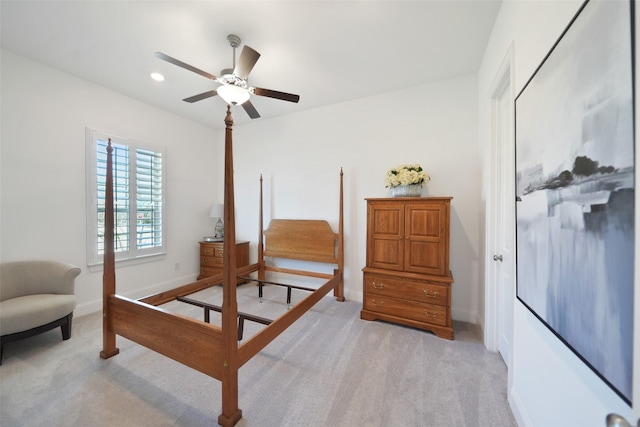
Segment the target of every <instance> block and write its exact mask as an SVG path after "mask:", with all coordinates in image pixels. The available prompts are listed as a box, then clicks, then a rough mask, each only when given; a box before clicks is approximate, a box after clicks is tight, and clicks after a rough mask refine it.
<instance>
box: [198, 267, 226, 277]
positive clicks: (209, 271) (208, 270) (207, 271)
mask: <svg viewBox="0 0 640 427" xmlns="http://www.w3.org/2000/svg"><path fill="white" fill-rule="evenodd" d="M216 274H222V268H213V267H200V277H209V276H215V275H216Z"/></svg>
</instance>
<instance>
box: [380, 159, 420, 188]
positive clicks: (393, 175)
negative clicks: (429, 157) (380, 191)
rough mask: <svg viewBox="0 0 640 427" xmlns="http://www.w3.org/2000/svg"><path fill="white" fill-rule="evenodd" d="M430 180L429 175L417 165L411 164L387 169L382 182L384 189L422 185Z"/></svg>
mask: <svg viewBox="0 0 640 427" xmlns="http://www.w3.org/2000/svg"><path fill="white" fill-rule="evenodd" d="M430 180H431V177H430V176H429V174H428V173H426V172H425V171H424V170H423V169H422V167H421V166H420V165H419V164H413V165H400V166H398V167H396V168H393V169H389V171H388V172H387V176H386V177H385V179H384V182H385V184H386V187H388V188H393V187H397V186H399V185H411V184H424V183H426V182H429V181H430Z"/></svg>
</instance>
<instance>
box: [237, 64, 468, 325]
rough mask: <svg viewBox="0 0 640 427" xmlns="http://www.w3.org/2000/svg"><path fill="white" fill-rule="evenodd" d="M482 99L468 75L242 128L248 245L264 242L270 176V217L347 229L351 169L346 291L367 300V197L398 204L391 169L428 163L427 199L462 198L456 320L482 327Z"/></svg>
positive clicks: (454, 265)
mask: <svg viewBox="0 0 640 427" xmlns="http://www.w3.org/2000/svg"><path fill="white" fill-rule="evenodd" d="M302 96H304V94H302ZM476 96H477V95H476V79H475V77H474V76H466V77H460V78H455V79H450V80H446V81H441V82H437V83H433V84H426V85H423V86H418V87H413V88H410V89H407V90H403V91H396V92H392V93H387V94H382V95H379V96H375V97H368V98H363V99H360V100H356V101H351V102H346V103H342V104H336V105H332V106H329V107H325V108H320V109H315V110H311V111H304V112H300V113H297V114H292V115H288V116H286V117H282V118H277V119H271V120H259V121H254V122H251V123H249V124H245V125H242V126H239V127H238V128H236V129H235V130H234V156H235V159H236V162H235V180H236V191H237V192H239V193H241V194H242V195H243V196H245V195H246V196H247V197H246V198H239V200H238V198H237V200H236V207H237V215H238V224H239V230H242V231H239V233H244V232H245V230H246V231H248V234H242V235H239V237H240V238H243V239H249V240H251V241H252V242H253V243H255V241H256V237H255V230H257V225H256V224H257V206H258V188H259V184H258V180H259V176H260V174H261V173H262V174H264V180H265V193H266V194H267V196H266V198H267V200H266V207H265V210H266V213H267V214H271V215H274V216H277V217H279V218H299V217H305V218H313V219H325V218H326V219H329V220H330V223H331V225H332V226H334V227H335V229H336V230H337V223H338V183H339V172H340V168H344V184H345V224H344V227H345V252H346V255H345V264H346V266H345V293H346V297H347V298H348V299H352V300H358V301H361V300H362V272H361V269H362V268H363V267H364V265H365V259H366V202H365V200H364V199H365V198H371V197H390V193H389V190H388V189H386V188H385V184H384V176H385V174H386V171H387V170H388V169H390V168H392V167H394V166H397V165H398V164H401V163H414V162H415V163H420V164H421V165H422V166H423V168H425V169H426V170H427V171H428V172H429V173H430V174H431V182H430V183H429V185H428V186H427V187H426V189H423V195H432V196H453V201H452V211H451V270H452V272H453V276H454V279H455V283H454V285H453V289H452V294H453V302H452V306H453V317H454V319H459V320H465V321H470V322H474V323H478V315H477V305H478V288H479V286H480V284H479V272H478V247H479V245H480V241H479V217H480V214H479V212H480V164H479V162H478V157H479V153H478V145H477V98H476ZM237 114H244V112H243V111H242V110H239V111H238V112H237ZM252 250H253V249H252Z"/></svg>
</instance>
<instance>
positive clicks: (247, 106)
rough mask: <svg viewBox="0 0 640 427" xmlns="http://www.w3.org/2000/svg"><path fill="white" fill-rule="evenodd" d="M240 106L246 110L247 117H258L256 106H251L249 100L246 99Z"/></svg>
mask: <svg viewBox="0 0 640 427" xmlns="http://www.w3.org/2000/svg"><path fill="white" fill-rule="evenodd" d="M242 108H244V111H246V112H247V114H248V115H249V117H251V118H252V119H258V118H260V114H258V110H256V107H254V106H253V104H252V103H251V101H246V102H245V103H244V104H242Z"/></svg>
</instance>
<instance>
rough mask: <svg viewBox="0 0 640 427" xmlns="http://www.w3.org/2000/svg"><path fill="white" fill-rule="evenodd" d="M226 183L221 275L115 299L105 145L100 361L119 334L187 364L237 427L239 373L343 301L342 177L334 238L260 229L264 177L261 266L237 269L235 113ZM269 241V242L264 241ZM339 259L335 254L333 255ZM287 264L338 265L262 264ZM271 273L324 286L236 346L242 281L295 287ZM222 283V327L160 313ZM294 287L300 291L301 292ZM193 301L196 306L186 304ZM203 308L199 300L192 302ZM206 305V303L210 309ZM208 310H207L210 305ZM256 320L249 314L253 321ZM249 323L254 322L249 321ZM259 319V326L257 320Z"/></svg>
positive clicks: (314, 227) (290, 226)
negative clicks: (317, 309)
mask: <svg viewBox="0 0 640 427" xmlns="http://www.w3.org/2000/svg"><path fill="white" fill-rule="evenodd" d="M225 125H226V129H225V175H224V176H225V185H224V223H225V234H224V243H223V248H224V254H225V256H224V261H223V273H222V274H218V275H216V276H212V277H208V278H205V279H202V280H199V281H197V282H193V283H190V284H187V285H184V286H181V287H178V288H176V289H173V290H170V291H166V292H160V293H158V294H155V295H151V296H148V297H145V298H142V299H140V300H132V299H129V298H126V297H124V296H121V295H118V294H117V293H116V289H115V283H116V280H115V254H114V246H113V237H114V235H113V234H114V209H113V175H112V159H111V152H112V148H111V142H110V141H109V145H108V147H107V172H106V175H107V181H106V202H105V239H104V243H105V250H104V276H103V349H102V351H101V352H100V357H102V358H103V359H107V358H110V357H112V356H115V355H116V354H118V352H119V349H118V348H117V347H116V335H120V336H122V337H125V338H127V339H129V340H132V341H134V342H136V343H138V344H141V345H143V346H145V347H148V348H149V349H151V350H154V351H156V352H158V353H161V354H163V355H165V356H167V357H169V358H171V359H174V360H176V361H178V362H180V363H182V364H184V365H186V366H189V367H191V368H193V369H196V370H197V371H200V372H202V373H204V374H206V375H208V376H210V377H213V378H215V379H218V380H219V381H221V382H222V411H221V414H220V415H219V416H218V423H219V424H220V425H222V426H233V425H235V424H236V423H237V422H238V421H239V420H240V419H241V418H242V411H241V410H240V409H239V407H238V370H239V369H240V367H242V366H243V365H244V364H245V363H246V362H247V361H249V360H250V359H251V358H252V357H253V356H255V355H256V354H257V353H258V352H259V351H260V350H262V349H263V348H264V347H265V346H267V345H268V344H269V343H270V342H271V341H273V340H274V339H275V338H276V337H277V336H278V335H280V334H281V333H282V332H283V331H284V330H286V329H287V328H288V327H289V326H290V325H291V324H293V323H294V322H295V321H296V320H297V319H299V318H300V316H302V315H303V314H304V313H305V312H306V311H308V310H309V309H310V308H311V307H313V306H314V305H315V304H316V303H317V302H318V301H320V300H321V299H322V298H323V297H324V296H325V295H326V294H327V293H328V292H329V291H330V290H333V291H334V296H335V297H336V299H337V300H338V301H344V290H343V286H344V284H343V268H344V248H343V246H344V245H343V223H344V219H343V173H342V171H340V216H339V225H338V228H339V232H338V233H337V234H336V233H334V232H333V231H332V230H331V227H330V226H329V224H328V223H327V222H326V221H322V220H277V219H274V220H272V221H271V223H270V225H269V228H268V229H267V230H264V227H263V206H262V205H263V196H262V178H261V179H260V234H259V236H258V262H257V263H255V264H251V265H249V266H246V267H236V242H235V234H236V233H235V215H234V210H235V207H234V183H233V150H232V146H233V144H232V126H233V118H232V116H231V109H230V107H228V108H227V115H226V117H225ZM263 236H265V237H266V242H265V241H264V240H263ZM336 253H337V254H336ZM266 257H268V258H270V259H277V258H287V259H298V260H304V261H312V262H314V263H325V264H333V265H334V270H333V274H327V273H322V272H318V271H303V270H297V269H289V268H280V267H277V266H274V265H268V264H267V263H266V262H265V258H266ZM268 271H274V272H279V273H286V275H300V276H309V277H316V278H322V279H324V280H323V284H322V285H320V286H319V287H317V288H314V289H305V290H307V291H309V292H310V293H309V295H308V296H307V297H306V298H304V299H303V300H302V301H300V302H299V303H298V304H296V305H294V306H292V307H291V309H290V310H287V311H286V313H284V314H283V315H281V316H280V317H278V318H277V319H275V320H273V321H268V322H262V323H264V324H267V326H265V327H264V328H263V329H262V330H260V331H259V332H258V333H256V334H255V335H254V336H252V337H251V338H250V339H248V340H246V342H244V343H243V344H242V345H238V335H239V333H241V330H239V327H240V328H241V326H242V322H243V321H244V317H242V318H240V324H239V323H238V322H239V320H238V319H239V315H243V314H242V313H240V314H239V313H238V303H237V299H236V286H237V285H236V283H237V281H238V279H239V278H243V279H245V280H246V279H249V274H251V273H253V272H257V276H258V277H257V278H255V277H251V278H250V280H251V281H254V282H256V283H258V284H259V285H261V286H262V285H263V284H265V283H266V284H269V285H281V286H288V287H289V290H290V289H291V285H287V284H281V283H276V282H273V281H267V280H265V274H266V272H268ZM220 283H222V287H223V301H222V306H221V307H218V309H219V311H220V312H221V314H222V323H221V326H217V325H212V324H209V323H207V322H205V321H201V320H198V319H194V318H191V317H187V316H184V315H180V314H175V313H171V312H169V311H167V310H165V309H163V308H160V307H157V306H159V305H161V304H164V303H166V302H169V301H172V300H174V299H179V298H183V299H186V298H185V296H186V295H189V294H191V293H194V292H197V291H199V290H202V289H205V288H208V287H211V286H214V285H216V284H220ZM293 287H294V288H297V289H301V288H302V287H296V286H295V285H294V286H293ZM186 302H190V303H193V301H186ZM195 303H196V304H198V302H197V301H196V302H195ZM205 305H206V304H205ZM205 309H207V307H205ZM249 317H251V316H249ZM249 320H253V319H251V318H249ZM254 321H259V320H254Z"/></svg>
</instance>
